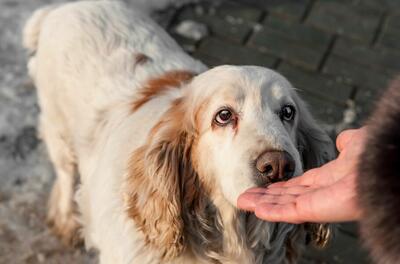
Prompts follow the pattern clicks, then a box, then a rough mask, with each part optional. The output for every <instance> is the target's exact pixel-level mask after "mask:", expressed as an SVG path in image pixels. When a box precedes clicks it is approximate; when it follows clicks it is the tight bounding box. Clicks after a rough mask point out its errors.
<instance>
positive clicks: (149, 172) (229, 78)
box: [127, 66, 334, 259]
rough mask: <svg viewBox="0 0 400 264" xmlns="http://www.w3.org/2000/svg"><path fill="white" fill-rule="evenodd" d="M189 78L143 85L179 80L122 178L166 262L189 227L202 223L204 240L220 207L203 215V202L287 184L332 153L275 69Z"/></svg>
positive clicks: (132, 211) (237, 69)
mask: <svg viewBox="0 0 400 264" xmlns="http://www.w3.org/2000/svg"><path fill="white" fill-rule="evenodd" d="M188 76H189V75H188V74H187V73H184V72H182V73H179V72H173V73H171V74H170V75H167V76H163V77H161V78H158V79H156V80H153V81H150V82H149V83H150V84H152V85H150V86H149V87H148V88H151V86H153V87H152V90H149V91H147V92H146V91H145V93H144V94H147V97H149V95H150V96H154V94H155V91H156V90H158V89H159V88H160V87H162V86H163V85H161V84H167V85H171V84H173V85H174V86H175V85H176V83H179V82H178V81H177V79H181V80H184V81H185V84H184V85H183V86H184V87H183V88H182V95H181V97H179V98H178V99H176V100H175V101H174V102H173V103H172V104H171V106H170V108H169V109H168V110H167V111H166V112H164V113H163V115H162V117H161V118H160V120H158V123H157V124H156V125H155V126H154V127H153V129H152V131H151V132H150V134H149V136H148V140H147V142H146V143H145V144H144V145H143V146H142V147H141V148H139V149H137V150H135V152H134V153H133V154H132V157H131V158H130V167H129V175H128V178H127V190H128V200H127V205H128V208H129V212H128V213H129V215H130V216H131V217H132V218H133V219H134V220H135V222H136V223H137V225H138V226H139V227H140V228H141V230H142V231H143V233H144V234H145V235H146V240H147V241H149V243H151V244H152V245H153V246H154V247H155V248H156V249H157V250H158V251H159V252H161V254H162V257H163V258H165V259H171V258H173V257H175V256H177V255H178V254H179V253H180V252H182V250H183V248H184V247H185V245H186V244H185V239H188V238H187V237H188V235H187V234H185V230H187V228H188V226H195V227H196V231H195V233H194V234H199V233H201V232H202V231H200V230H199V226H203V225H206V227H205V228H204V230H203V231H204V233H201V234H202V235H200V237H202V238H201V239H204V238H206V237H207V236H209V235H210V234H209V232H210V231H209V225H215V222H216V221H214V220H212V218H213V217H215V215H216V214H218V213H211V214H209V212H208V211H207V210H209V209H207V208H210V207H207V203H209V204H210V203H211V207H216V210H219V209H220V208H218V205H217V203H216V202H215V201H216V200H219V199H220V198H221V197H222V198H223V200H225V201H226V204H230V205H231V207H236V200H237V198H238V196H239V195H240V194H241V193H242V192H244V191H245V190H246V189H247V188H250V187H253V186H266V185H267V184H269V183H272V182H275V181H281V180H286V179H288V178H290V177H293V176H294V175H298V174H300V173H301V172H302V170H303V169H308V168H311V167H315V166H319V165H321V164H323V163H325V162H326V161H328V160H329V159H331V158H333V154H334V151H333V144H332V142H331V140H330V139H329V137H328V136H327V135H326V134H325V133H324V132H323V131H322V130H321V129H319V128H318V126H316V124H315V122H314V121H313V119H312V117H311V115H310V113H309V112H308V110H307V109H306V107H305V106H304V104H303V102H302V101H301V100H300V99H299V98H298V97H297V95H296V93H295V91H294V89H293V87H292V86H291V85H290V83H289V82H288V81H286V79H284V78H283V77H282V76H280V75H279V74H277V73H276V72H273V71H271V70H268V69H265V68H261V67H254V66H220V67H216V68H214V69H212V70H209V71H207V72H204V73H202V74H200V75H198V76H197V77H195V78H193V79H192V80H188V78H187V77H188ZM138 102H139V103H138V104H136V105H139V106H140V105H142V104H143V103H144V102H146V100H139V101H138ZM225 201H224V202H223V203H224V204H225ZM224 206H225V205H224ZM209 218H210V219H209ZM193 221H197V222H198V223H197V224H196V223H193ZM207 221H211V223H208V222H207ZM205 223H207V224H205ZM207 226H208V227H207ZM185 237H186V238H185ZM201 239H200V240H201ZM196 241H197V240H196ZM172 245H173V246H172ZM214 246H215V245H214Z"/></svg>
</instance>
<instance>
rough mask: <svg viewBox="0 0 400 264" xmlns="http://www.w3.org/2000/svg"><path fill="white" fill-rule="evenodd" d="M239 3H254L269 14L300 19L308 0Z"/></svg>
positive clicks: (255, 0) (242, 0)
mask: <svg viewBox="0 0 400 264" xmlns="http://www.w3.org/2000/svg"><path fill="white" fill-rule="evenodd" d="M238 2H241V3H246V4H250V5H255V6H258V7H260V8H263V9H264V10H267V11H268V13H269V15H273V16H279V17H283V18H285V19H289V20H293V21H300V20H301V19H302V17H303V15H304V13H305V12H306V9H307V6H308V4H309V3H310V1H309V0H296V1H293V0H268V1H259V0H241V1H238Z"/></svg>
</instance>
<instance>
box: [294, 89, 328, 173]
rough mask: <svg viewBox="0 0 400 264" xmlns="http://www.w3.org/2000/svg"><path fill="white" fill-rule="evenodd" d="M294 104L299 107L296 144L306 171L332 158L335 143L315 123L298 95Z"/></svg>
mask: <svg viewBox="0 0 400 264" xmlns="http://www.w3.org/2000/svg"><path fill="white" fill-rule="evenodd" d="M296 97H297V96H296ZM296 104H297V106H298V109H299V110H298V112H299V123H298V134H297V144H298V149H299V152H300V155H301V157H302V160H303V169H304V171H306V170H309V169H312V168H315V167H319V166H321V165H323V164H325V163H327V162H328V161H331V160H332V159H334V158H335V156H336V152H335V145H334V144H333V142H332V140H331V138H330V137H329V135H328V134H327V133H326V132H325V131H324V130H323V129H322V128H320V127H319V126H318V125H317V123H316V122H315V120H314V118H313V117H312V115H311V113H310V112H309V110H308V109H307V106H306V105H305V103H304V102H303V101H302V100H301V99H300V98H298V97H297V98H296Z"/></svg>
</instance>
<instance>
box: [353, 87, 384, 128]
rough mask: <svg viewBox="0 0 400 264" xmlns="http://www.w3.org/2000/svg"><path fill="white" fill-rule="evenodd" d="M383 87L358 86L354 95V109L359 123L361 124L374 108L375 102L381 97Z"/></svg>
mask: <svg viewBox="0 0 400 264" xmlns="http://www.w3.org/2000/svg"><path fill="white" fill-rule="evenodd" d="M384 91H385V88H382V89H368V88H366V87H362V88H358V89H357V92H356V95H355V102H356V111H357V115H358V120H359V123H360V124H362V123H364V121H366V120H367V118H368V117H369V116H370V114H371V113H372V112H373V111H374V109H375V104H376V102H377V101H378V100H379V98H380V97H381V95H382V93H383V92H384Z"/></svg>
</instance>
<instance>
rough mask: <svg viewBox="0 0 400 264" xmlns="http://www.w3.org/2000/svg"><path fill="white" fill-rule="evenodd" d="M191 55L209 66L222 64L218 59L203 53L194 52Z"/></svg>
mask: <svg viewBox="0 0 400 264" xmlns="http://www.w3.org/2000/svg"><path fill="white" fill-rule="evenodd" d="M192 56H193V57H194V58H195V59H198V60H200V61H201V62H202V63H204V64H205V65H207V66H208V67H211V68H212V67H215V66H218V65H222V64H224V63H223V62H222V61H221V60H220V59H217V58H214V57H210V56H209V55H206V54H203V53H199V52H195V53H194V54H193V55H192Z"/></svg>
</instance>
